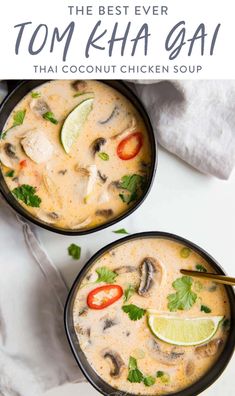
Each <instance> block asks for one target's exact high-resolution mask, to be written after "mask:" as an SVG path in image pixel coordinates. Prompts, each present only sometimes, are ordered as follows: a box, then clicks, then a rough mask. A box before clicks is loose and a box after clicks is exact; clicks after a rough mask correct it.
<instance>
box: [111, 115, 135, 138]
mask: <svg viewBox="0 0 235 396" xmlns="http://www.w3.org/2000/svg"><path fill="white" fill-rule="evenodd" d="M136 125H137V122H136V118H135V117H132V118H131V121H130V122H129V123H128V125H127V126H126V128H125V129H123V130H122V131H121V132H119V133H117V134H116V135H113V136H112V137H111V139H114V140H115V139H119V138H124V137H126V136H127V135H129V133H132V132H134V130H135V129H136Z"/></svg>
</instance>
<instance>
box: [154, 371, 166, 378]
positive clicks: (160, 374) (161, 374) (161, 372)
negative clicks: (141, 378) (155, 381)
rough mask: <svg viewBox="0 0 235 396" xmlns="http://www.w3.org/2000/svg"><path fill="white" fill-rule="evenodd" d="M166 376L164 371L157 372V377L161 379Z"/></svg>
mask: <svg viewBox="0 0 235 396" xmlns="http://www.w3.org/2000/svg"><path fill="white" fill-rule="evenodd" d="M163 375H164V371H157V374H156V377H157V378H161V377H163Z"/></svg>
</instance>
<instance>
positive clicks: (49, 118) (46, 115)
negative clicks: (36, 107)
mask: <svg viewBox="0 0 235 396" xmlns="http://www.w3.org/2000/svg"><path fill="white" fill-rule="evenodd" d="M43 118H44V120H47V121H50V122H52V124H55V125H57V124H58V122H59V121H58V120H56V118H55V116H54V114H53V113H52V112H51V111H47V112H46V113H44V114H43Z"/></svg>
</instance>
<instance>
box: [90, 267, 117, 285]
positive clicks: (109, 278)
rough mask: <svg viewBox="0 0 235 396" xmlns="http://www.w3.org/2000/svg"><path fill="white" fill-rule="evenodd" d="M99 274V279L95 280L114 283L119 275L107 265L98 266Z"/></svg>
mask: <svg viewBox="0 0 235 396" xmlns="http://www.w3.org/2000/svg"><path fill="white" fill-rule="evenodd" d="M96 272H97V274H98V275H99V276H98V279H97V280H96V281H95V283H99V282H105V283H114V282H115V280H116V277H117V274H116V273H115V272H113V271H111V270H110V269H108V268H107V267H101V268H97V270H96Z"/></svg>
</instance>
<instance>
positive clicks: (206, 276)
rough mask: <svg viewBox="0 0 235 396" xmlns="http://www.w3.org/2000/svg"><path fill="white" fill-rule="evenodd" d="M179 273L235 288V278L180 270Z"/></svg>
mask: <svg viewBox="0 0 235 396" xmlns="http://www.w3.org/2000/svg"><path fill="white" fill-rule="evenodd" d="M180 272H181V274H183V275H189V276H195V277H196V278H204V279H211V280H213V281H214V282H217V283H223V284H224V285H230V286H235V278H232V277H230V276H225V275H218V274H212V273H210V272H200V271H191V270H186V269H181V270H180Z"/></svg>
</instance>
